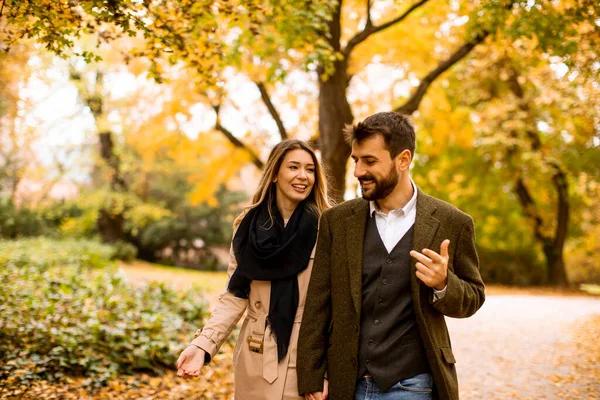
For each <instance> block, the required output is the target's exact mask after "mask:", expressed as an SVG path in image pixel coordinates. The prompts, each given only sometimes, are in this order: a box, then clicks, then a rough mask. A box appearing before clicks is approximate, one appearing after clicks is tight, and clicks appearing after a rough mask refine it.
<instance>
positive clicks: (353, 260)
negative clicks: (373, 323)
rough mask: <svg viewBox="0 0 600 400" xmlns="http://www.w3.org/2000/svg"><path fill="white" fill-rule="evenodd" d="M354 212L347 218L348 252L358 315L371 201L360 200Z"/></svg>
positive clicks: (353, 300) (352, 291) (351, 283)
mask: <svg viewBox="0 0 600 400" xmlns="http://www.w3.org/2000/svg"><path fill="white" fill-rule="evenodd" d="M352 211H353V214H352V215H351V216H349V217H348V218H347V220H346V225H345V226H347V227H348V228H347V230H346V252H347V256H348V272H349V274H350V292H351V295H352V302H353V303H354V309H355V310H356V315H360V309H361V303H362V270H363V245H364V238H365V228H366V225H367V216H368V213H369V202H368V201H360V202H358V203H356V205H355V206H354V207H353V209H352Z"/></svg>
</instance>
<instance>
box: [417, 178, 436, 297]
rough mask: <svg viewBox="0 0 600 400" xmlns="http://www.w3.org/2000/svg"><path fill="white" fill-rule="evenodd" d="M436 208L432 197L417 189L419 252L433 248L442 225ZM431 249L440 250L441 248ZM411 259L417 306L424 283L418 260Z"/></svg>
mask: <svg viewBox="0 0 600 400" xmlns="http://www.w3.org/2000/svg"><path fill="white" fill-rule="evenodd" d="M436 209H437V207H436V205H435V204H434V203H433V202H432V201H431V198H430V197H429V196H427V195H426V194H424V193H423V192H422V191H421V190H419V189H417V215H416V218H415V231H414V233H413V243H412V249H413V250H415V251H418V252H419V253H421V252H423V249H425V248H429V249H431V247H430V246H431V243H432V242H433V238H434V237H435V234H436V233H437V230H438V228H439V225H440V221H439V220H438V219H437V218H435V217H434V216H433V215H432V214H433V213H434V212H435V210H436ZM431 250H433V251H437V252H439V249H437V250H436V249H431ZM410 259H411V262H410V287H411V289H412V298H413V304H414V306H415V307H419V304H420V302H419V298H420V291H419V288H420V285H421V284H422V283H421V281H420V280H419V278H417V276H416V272H417V267H416V264H417V260H415V259H414V258H413V257H411V258H410Z"/></svg>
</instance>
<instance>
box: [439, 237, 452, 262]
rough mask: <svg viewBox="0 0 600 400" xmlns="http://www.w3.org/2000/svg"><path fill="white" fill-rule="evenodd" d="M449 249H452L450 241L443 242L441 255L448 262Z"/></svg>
mask: <svg viewBox="0 0 600 400" xmlns="http://www.w3.org/2000/svg"><path fill="white" fill-rule="evenodd" d="M448 247H450V240H448V239H446V240H444V241H443V242H442V244H441V245H440V254H441V255H442V257H444V258H445V259H446V260H447V259H448Z"/></svg>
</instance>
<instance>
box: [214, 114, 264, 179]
mask: <svg viewBox="0 0 600 400" xmlns="http://www.w3.org/2000/svg"><path fill="white" fill-rule="evenodd" d="M220 108H221V106H220V105H217V106H213V109H214V110H215V113H216V114H217V121H216V122H215V129H216V130H218V131H219V132H221V133H222V134H223V135H225V137H226V138H227V139H229V141H230V142H231V143H232V144H233V145H234V146H235V147H237V148H239V149H242V150H244V151H246V152H247V153H248V154H249V155H250V158H251V159H252V163H253V164H254V165H256V167H257V168H258V169H262V168H263V166H264V164H263V162H262V161H261V160H260V158H258V156H257V155H256V153H255V152H254V151H252V149H250V148H249V147H248V146H246V145H245V144H244V143H242V142H241V141H240V140H239V139H238V138H236V137H235V136H233V133H231V131H230V130H229V129H227V128H225V127H224V126H223V125H221V119H220V117H219V110H220Z"/></svg>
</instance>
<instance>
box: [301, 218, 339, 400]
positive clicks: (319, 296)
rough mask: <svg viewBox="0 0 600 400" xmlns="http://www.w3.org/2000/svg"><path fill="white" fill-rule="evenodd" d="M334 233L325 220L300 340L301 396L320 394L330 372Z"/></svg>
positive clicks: (311, 278) (321, 227)
mask: <svg viewBox="0 0 600 400" xmlns="http://www.w3.org/2000/svg"><path fill="white" fill-rule="evenodd" d="M331 245H332V241H331V232H330V227H329V221H328V214H327V213H325V214H323V216H322V217H321V221H320V226H319V238H318V240H317V250H316V254H315V260H314V264H313V269H312V273H311V277H310V283H309V285H308V292H307V295H306V304H305V306H304V314H303V318H302V324H301V325H300V334H299V338H298V362H297V367H296V368H297V369H298V393H300V395H304V394H305V393H311V392H320V391H322V390H323V379H324V377H325V373H326V369H327V348H328V343H329V331H328V330H329V325H330V321H331Z"/></svg>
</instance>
